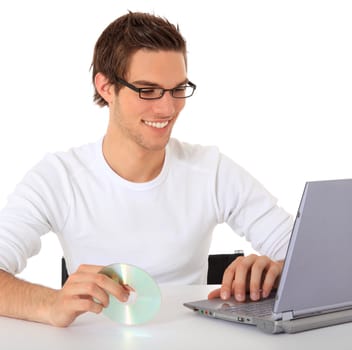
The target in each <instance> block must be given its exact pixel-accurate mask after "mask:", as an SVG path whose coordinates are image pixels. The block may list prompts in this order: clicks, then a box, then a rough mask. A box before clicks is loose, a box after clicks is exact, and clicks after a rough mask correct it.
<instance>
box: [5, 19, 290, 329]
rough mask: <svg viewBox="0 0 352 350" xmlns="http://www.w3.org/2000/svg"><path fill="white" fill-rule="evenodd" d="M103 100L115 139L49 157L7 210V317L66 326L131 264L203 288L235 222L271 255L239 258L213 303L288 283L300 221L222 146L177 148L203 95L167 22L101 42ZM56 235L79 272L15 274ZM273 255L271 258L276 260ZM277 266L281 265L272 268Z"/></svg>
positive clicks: (103, 302) (110, 33)
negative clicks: (182, 120)
mask: <svg viewBox="0 0 352 350" xmlns="http://www.w3.org/2000/svg"><path fill="white" fill-rule="evenodd" d="M92 68H93V82H94V86H95V96H94V99H95V101H96V103H98V104H99V105H100V106H108V108H109V123H108V127H107V132H106V135H105V136H104V138H103V139H102V140H99V141H98V142H96V143H94V144H88V145H85V146H82V147H80V148H75V149H72V150H70V151H69V152H66V153H57V154H52V155H49V156H47V157H45V158H44V159H43V160H42V161H41V162H40V163H39V164H37V165H36V166H35V167H34V168H33V169H32V170H31V171H30V172H29V173H28V174H27V175H26V176H25V178H24V179H23V181H22V182H21V183H20V184H19V185H18V186H17V188H16V190H15V192H14V193H13V195H12V196H10V198H9V202H8V204H7V206H6V207H5V208H4V209H3V210H2V211H1V213H0V247H1V251H0V268H1V270H0V314H1V315H5V316H9V317H16V318H22V319H27V320H33V321H38V322H44V323H49V324H52V325H55V326H61V327H64V326H68V325H69V324H71V323H72V322H73V321H74V320H75V318H76V317H77V316H79V315H80V314H82V313H84V312H88V311H90V312H96V313H99V312H101V311H102V309H103V308H104V307H106V306H107V305H108V294H112V295H113V296H115V297H116V298H118V299H119V300H120V301H126V300H127V299H128V296H129V289H128V288H126V287H125V286H122V285H120V284H118V283H116V282H114V281H112V280H111V279H110V278H108V277H107V276H105V275H103V274H99V271H100V270H101V268H102V266H104V265H108V264H111V263H116V262H123V263H129V264H133V265H136V266H139V267H141V268H143V269H145V270H146V271H148V272H149V273H150V274H151V275H152V276H153V277H154V278H155V279H156V281H157V282H159V283H164V282H168V283H174V284H192V283H205V282H206V272H207V256H208V252H209V247H210V243H211V235H212V231H213V229H214V227H215V226H216V225H217V224H219V223H223V222H227V223H228V224H229V225H230V226H231V227H232V228H233V229H234V230H235V231H236V232H238V233H239V234H241V235H244V236H245V237H246V238H247V239H248V240H250V241H251V242H252V245H253V246H254V248H255V249H257V250H258V251H259V252H260V253H262V254H263V255H261V256H256V255H251V256H248V257H244V258H240V259H236V260H235V261H234V262H233V263H232V264H231V265H230V266H229V267H228V269H227V270H226V272H225V274H224V277H223V283H222V286H221V289H218V290H215V291H214V292H212V293H211V294H210V295H209V297H210V298H213V297H218V296H221V298H223V299H228V298H230V296H231V295H234V297H235V298H236V299H238V300H244V299H245V293H246V290H247V289H249V291H250V296H251V298H252V299H253V300H258V299H259V298H260V297H266V296H267V295H268V294H269V293H270V291H271V289H272V288H273V286H274V285H275V283H277V280H278V278H279V276H280V274H281V269H282V264H283V262H282V259H283V258H284V256H285V252H286V249H287V245H288V240H289V235H290V232H291V228H292V219H291V216H290V215H288V214H287V213H286V212H284V211H283V210H282V209H280V208H279V207H277V205H276V201H275V199H274V198H273V197H272V196H271V195H270V194H269V193H268V192H267V191H266V190H265V189H264V188H263V187H262V186H261V185H260V184H259V183H258V182H257V181H256V180H254V179H253V178H252V177H251V176H250V175H249V174H248V173H247V172H245V171H244V170H243V169H242V168H240V167H239V166H238V165H236V164H235V163H234V162H232V161H231V160H230V159H228V158H227V157H226V156H224V155H222V154H221V153H220V152H219V151H218V150H217V149H216V148H215V147H201V146H194V145H190V144H185V143H181V142H179V141H177V140H175V139H170V135H171V131H172V128H173V126H174V124H175V122H176V120H177V117H178V116H179V114H180V112H181V111H182V109H183V108H184V106H185V100H186V98H188V97H191V96H192V94H193V93H194V90H195V89H196V86H195V84H193V83H192V82H191V81H190V80H189V78H188V75H187V61H186V45H185V41H184V39H183V38H182V36H181V34H180V33H179V31H178V29H177V28H176V27H175V26H174V25H172V24H170V23H169V22H168V21H167V20H165V19H162V18H159V17H157V16H153V15H149V14H143V13H128V14H126V15H124V16H122V17H120V18H118V19H117V20H116V21H114V22H113V23H111V24H110V25H109V26H108V27H107V28H106V29H105V31H104V32H103V33H102V34H101V36H100V38H99V39H98V41H97V43H96V46H95V51H94V57H93V63H92ZM49 231H53V232H55V233H56V234H57V235H58V237H59V240H60V242H61V244H62V247H63V251H64V255H65V258H66V261H67V264H68V269H69V271H70V272H71V274H70V277H69V279H68V280H67V282H66V283H65V285H64V286H63V288H62V289H61V290H53V289H50V288H46V287H43V286H38V285H34V284H31V283H28V282H25V281H21V280H19V279H17V278H16V277H15V274H16V273H18V272H20V271H21V270H22V269H23V268H24V267H25V264H26V260H27V259H28V258H29V257H30V256H32V255H34V254H36V253H37V252H38V251H39V248H40V236H41V235H43V234H45V233H47V232H49ZM269 257H270V258H269ZM272 259H273V260H272Z"/></svg>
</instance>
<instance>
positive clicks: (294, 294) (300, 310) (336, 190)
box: [273, 179, 352, 317]
mask: <svg viewBox="0 0 352 350" xmlns="http://www.w3.org/2000/svg"><path fill="white" fill-rule="evenodd" d="M351 252H352V179H347V180H331V181H315V182H307V183H306V186H305V190H304V193H303V196H302V200H301V203H300V207H299V210H298V213H297V217H296V221H295V225H294V228H293V231H292V235H291V241H290V245H289V248H288V251H287V255H286V260H285V265H284V268H283V272H282V277H281V281H280V285H279V288H278V292H277V297H276V298H277V299H276V302H275V305H274V309H273V311H274V313H279V314H281V313H282V314H284V315H285V314H286V315H287V314H290V313H291V314H292V316H293V317H294V316H302V315H305V314H311V313H316V312H324V311H330V310H333V309H336V308H342V307H349V306H351V305H352V278H351V271H352V258H351V255H352V253H351Z"/></svg>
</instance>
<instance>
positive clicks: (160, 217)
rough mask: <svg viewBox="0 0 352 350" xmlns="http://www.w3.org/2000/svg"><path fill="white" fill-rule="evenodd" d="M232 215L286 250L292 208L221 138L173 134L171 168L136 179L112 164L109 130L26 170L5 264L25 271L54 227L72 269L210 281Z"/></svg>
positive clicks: (10, 213) (1, 229) (15, 200)
mask: <svg viewBox="0 0 352 350" xmlns="http://www.w3.org/2000/svg"><path fill="white" fill-rule="evenodd" d="M224 222H226V223H227V224H228V225H229V226H231V227H232V229H233V230H234V231H235V232H236V233H238V234H239V235H241V236H245V238H246V239H247V240H249V241H250V242H251V243H252V246H253V248H254V249H255V250H257V251H258V252H259V253H261V254H265V255H268V256H270V257H271V258H273V259H283V258H284V256H285V252H286V249H287V246H288V241H289V236H290V233H291V229H292V217H291V216H290V215H289V214H287V213H286V212H285V211H284V210H283V209H281V208H279V207H278V206H277V201H276V199H275V198H274V197H272V196H271V195H270V194H269V193H268V192H267V191H266V190H265V189H264V188H263V187H262V185H261V184H260V183H259V182H257V181H256V180H255V179H254V178H253V177H252V176H250V175H249V174H248V173H247V172H246V171H245V170H243V169H242V168H241V167H239V166H238V165H237V164H235V163H234V162H233V161H232V160H230V159H229V158H227V157H226V156H224V155H223V154H221V153H220V152H219V151H218V149H217V148H216V147H204V146H199V145H190V144H185V143H181V142H179V141H177V140H175V139H171V140H170V142H169V144H168V146H167V149H166V156H165V162H164V165H163V168H162V171H161V173H160V174H159V175H158V176H157V177H156V178H155V179H153V180H152V181H150V182H146V183H132V182H129V181H126V180H125V179H123V178H121V177H120V176H118V175H117V174H116V173H115V172H114V171H113V170H112V169H111V168H110V167H109V166H108V164H107V163H106V161H105V159H104V156H103V153H102V140H99V142H96V143H92V144H88V145H85V146H82V147H79V148H73V149H71V150H69V151H68V152H63V153H55V154H49V155H47V156H46V157H45V158H44V159H43V160H42V161H40V162H39V163H38V164H37V165H36V166H35V167H34V168H33V169H32V170H31V171H29V172H28V173H27V174H26V176H25V177H24V179H23V180H22V182H21V183H20V184H19V185H18V186H17V187H16V189H15V191H14V193H13V194H12V195H11V196H9V199H8V203H7V205H6V206H5V208H4V209H3V210H2V211H1V212H0V268H1V269H4V270H6V271H8V272H11V273H13V274H16V273H19V272H20V271H22V270H23V269H24V267H25V266H26V261H27V259H28V258H29V257H31V256H33V255H35V254H37V253H38V252H39V250H40V246H41V244H40V237H41V236H42V235H43V234H45V233H47V232H49V231H53V232H54V233H56V234H57V236H58V238H59V240H60V242H61V244H62V248H63V252H64V255H65V258H66V262H67V265H68V270H69V272H73V271H75V270H76V269H77V267H78V266H79V265H80V264H82V263H87V264H97V265H109V264H112V263H128V264H132V265H135V266H138V267H140V268H142V269H144V270H146V271H147V272H149V273H150V274H151V275H152V276H153V277H154V278H155V279H156V280H157V281H158V282H160V283H175V284H192V283H204V282H205V281H206V275H207V267H208V266H207V257H208V253H209V247H210V244H211V239H212V232H213V229H214V227H215V226H216V225H217V224H220V223H224ZM234 248H235V247H233V248H232V249H234Z"/></svg>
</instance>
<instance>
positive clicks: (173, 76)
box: [110, 50, 187, 151]
mask: <svg viewBox="0 0 352 350" xmlns="http://www.w3.org/2000/svg"><path fill="white" fill-rule="evenodd" d="M126 81H127V82H129V83H131V84H133V85H135V86H136V87H138V88H145V87H148V88H150V87H156V88H165V89H171V88H175V87H177V86H179V85H181V84H184V83H185V82H186V81H187V72H186V65H185V60H184V56H183V54H182V53H180V52H174V51H157V52H155V51H149V50H139V51H137V52H136V53H135V54H134V55H133V56H132V60H131V64H130V67H129V72H128V74H127V77H126ZM184 106H185V99H176V98H173V97H172V96H171V94H170V92H165V94H164V96H163V97H162V98H161V99H157V100H143V99H141V98H140V97H139V94H138V92H135V91H133V90H131V89H129V88H127V87H123V86H122V87H121V89H120V90H119V92H118V94H117V95H115V96H114V100H113V102H112V103H111V104H110V127H111V128H113V130H114V132H115V133H116V137H119V140H120V141H123V142H125V144H126V145H131V143H133V144H134V145H138V146H139V147H142V148H143V149H144V150H147V151H158V150H162V149H164V148H165V146H166V144H167V142H168V141H169V138H170V134H171V131H172V128H173V126H174V123H175V121H176V119H177V117H178V115H179V113H180V112H181V110H182V109H183V107H184Z"/></svg>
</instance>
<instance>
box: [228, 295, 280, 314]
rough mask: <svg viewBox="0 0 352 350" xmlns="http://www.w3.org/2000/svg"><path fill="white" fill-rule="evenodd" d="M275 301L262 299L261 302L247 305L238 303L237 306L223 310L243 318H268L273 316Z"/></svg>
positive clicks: (252, 302)
mask: <svg viewBox="0 0 352 350" xmlns="http://www.w3.org/2000/svg"><path fill="white" fill-rule="evenodd" d="M274 302H275V299H274V298H269V299H262V300H260V301H251V302H247V303H238V304H236V305H228V306H226V307H224V306H225V305H223V308H224V309H225V308H226V310H228V311H230V312H233V313H237V314H241V315H243V316H255V317H262V316H268V315H271V314H272V310H273V305H274Z"/></svg>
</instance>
